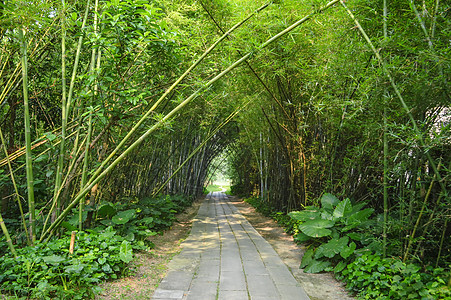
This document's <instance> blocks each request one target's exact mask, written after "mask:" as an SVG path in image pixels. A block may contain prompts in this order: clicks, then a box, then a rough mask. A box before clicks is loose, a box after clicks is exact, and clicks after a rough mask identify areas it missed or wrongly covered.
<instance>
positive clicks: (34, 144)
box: [0, 122, 78, 167]
mask: <svg viewBox="0 0 451 300" xmlns="http://www.w3.org/2000/svg"><path fill="white" fill-rule="evenodd" d="M71 123H72V122H71ZM75 126H78V123H76V124H75V125H72V126H71V127H69V129H72V128H74V127H75ZM59 130H60V128H58V129H55V130H53V133H56V132H57V131H59ZM72 135H73V133H71V134H70V135H69V136H72ZM47 142H50V140H49V139H48V138H46V137H45V136H42V137H40V138H39V139H37V140H34V141H33V142H32V143H31V144H32V145H31V150H34V149H35V148H37V147H39V146H41V145H44V144H45V143H47ZM60 142H61V140H59V141H56V142H55V144H53V146H57V145H59V143H60ZM25 148H26V147H25V146H24V147H22V148H19V149H18V150H16V151H15V152H13V153H11V154H10V155H9V160H10V161H14V160H15V159H17V158H19V157H21V156H22V155H24V154H25V152H26V151H25ZM7 163H8V160H7V159H6V158H4V159H2V160H0V167H3V166H4V165H6V164H7Z"/></svg>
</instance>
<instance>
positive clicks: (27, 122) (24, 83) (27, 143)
mask: <svg viewBox="0 0 451 300" xmlns="http://www.w3.org/2000/svg"><path fill="white" fill-rule="evenodd" d="M19 40H20V50H21V64H22V86H23V103H24V124H25V152H26V170H27V191H28V213H29V215H30V230H29V234H30V239H31V243H32V244H34V243H35V241H36V212H35V202H34V180H33V161H32V154H31V131H30V129H31V126H30V110H29V104H28V60H27V42H26V38H25V30H24V29H20V30H19Z"/></svg>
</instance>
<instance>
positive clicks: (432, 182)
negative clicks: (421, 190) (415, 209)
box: [402, 164, 440, 262]
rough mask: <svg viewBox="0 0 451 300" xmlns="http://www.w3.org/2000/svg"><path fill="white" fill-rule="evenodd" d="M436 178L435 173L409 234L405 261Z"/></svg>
mask: <svg viewBox="0 0 451 300" xmlns="http://www.w3.org/2000/svg"><path fill="white" fill-rule="evenodd" d="M437 169H440V164H439V165H438V167H437ZM435 179H436V175H435V174H434V177H433V178H432V181H431V183H430V184H429V189H428V191H427V193H426V196H425V197H424V201H423V204H422V205H421V210H420V213H419V214H418V217H417V221H416V222H415V225H414V226H413V231H412V234H411V235H410V236H409V243H408V244H407V248H406V252H405V253H404V258H403V260H402V261H403V262H405V261H406V260H407V257H408V256H409V251H410V247H411V246H412V243H413V239H414V238H415V233H416V231H417V229H418V226H419V225H420V220H421V217H422V216H423V212H424V209H425V208H426V203H427V201H428V199H429V196H430V195H431V191H432V186H433V185H434V181H435Z"/></svg>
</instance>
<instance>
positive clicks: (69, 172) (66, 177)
mask: <svg viewBox="0 0 451 300" xmlns="http://www.w3.org/2000/svg"><path fill="white" fill-rule="evenodd" d="M85 142H86V137H85V138H84V139H83V141H82V143H81V146H80V147H79V148H78V150H77V152H76V154H75V155H74V156H75V157H78V155H79V154H80V151H81V149H82V148H83V146H84V145H85ZM75 163H76V159H73V160H72V162H71V164H70V165H69V168H68V170H67V173H66V176H65V177H64V180H62V182H61V186H60V188H59V189H58V191H57V192H56V197H57V198H59V196H60V195H61V193H62V191H63V189H64V186H65V185H66V184H67V182H68V178H69V176H70V174H71V173H72V170H73V168H74V165H75ZM57 204H58V202H57V201H55V200H54V199H53V201H52V205H51V207H50V210H49V213H48V215H47V218H46V219H45V221H44V225H43V226H42V230H43V231H44V230H45V228H46V226H47V223H48V221H49V220H50V216H51V214H52V212H53V211H54V209H55V208H56V205H57Z"/></svg>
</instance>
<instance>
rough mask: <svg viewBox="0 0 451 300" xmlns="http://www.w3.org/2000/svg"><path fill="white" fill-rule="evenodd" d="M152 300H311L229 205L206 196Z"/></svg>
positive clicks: (222, 196)
mask: <svg viewBox="0 0 451 300" xmlns="http://www.w3.org/2000/svg"><path fill="white" fill-rule="evenodd" d="M182 246H183V250H182V251H181V252H180V254H179V255H177V256H176V257H174V259H173V260H172V261H171V262H170V263H169V270H168V274H167V276H166V277H165V278H164V279H163V281H162V282H161V283H160V285H159V287H158V289H157V290H156V291H155V293H154V295H153V297H152V299H154V300H163V299H166V300H169V299H171V300H174V299H183V300H185V299H187V300H188V299H190V300H210V299H211V300H216V299H219V300H250V299H252V300H263V299H265V300H279V299H286V300H304V299H309V297H308V296H307V294H306V293H305V292H304V289H303V288H302V287H301V286H300V285H299V283H298V282H297V281H296V279H294V277H293V275H292V274H291V273H290V271H289V270H288V268H287V267H286V266H285V264H284V263H283V262H282V260H281V259H280V257H279V256H278V255H277V253H276V252H275V251H274V249H273V248H272V247H271V245H270V244H269V243H268V242H267V241H265V240H264V239H263V238H262V237H261V235H260V234H259V233H258V232H257V231H256V230H255V229H254V228H253V227H252V225H250V224H249V222H248V221H247V220H246V219H245V218H244V217H243V216H242V215H241V214H240V213H239V212H238V210H237V208H236V207H235V206H234V205H233V204H232V203H230V202H229V201H228V198H227V196H226V195H225V194H224V193H222V192H214V193H213V194H212V193H210V194H209V195H208V196H207V197H206V199H205V200H204V202H203V203H202V205H201V207H200V208H199V212H198V215H197V217H196V219H195V220H194V223H193V227H192V229H191V233H190V235H189V237H188V238H187V239H186V240H185V241H184V242H183V244H182Z"/></svg>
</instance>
